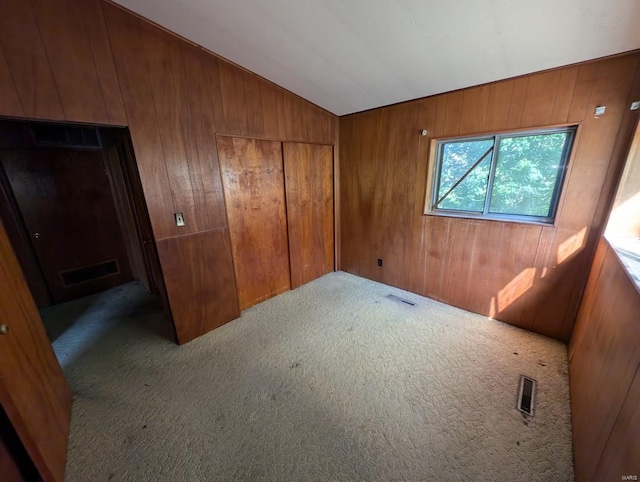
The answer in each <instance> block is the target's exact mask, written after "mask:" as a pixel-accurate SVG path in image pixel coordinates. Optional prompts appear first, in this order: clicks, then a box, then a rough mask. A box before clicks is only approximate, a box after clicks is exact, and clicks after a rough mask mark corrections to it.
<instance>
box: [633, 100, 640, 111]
mask: <svg viewBox="0 0 640 482" xmlns="http://www.w3.org/2000/svg"><path fill="white" fill-rule="evenodd" d="M638 109H640V100H636V101H635V102H631V110H638Z"/></svg>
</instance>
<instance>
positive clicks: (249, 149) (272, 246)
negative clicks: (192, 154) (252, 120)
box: [218, 137, 291, 310]
mask: <svg viewBox="0 0 640 482" xmlns="http://www.w3.org/2000/svg"><path fill="white" fill-rule="evenodd" d="M218 153H219V158H220V168H221V170H222V180H223V185H224V195H225V200H226V203H227V213H228V216H229V232H230V236H231V248H232V251H233V260H234V264H235V270H236V282H237V285H238V298H239V301H240V309H241V310H244V309H246V308H249V307H250V306H253V305H255V304H257V303H259V302H261V301H264V300H266V299H268V298H271V297H272V296H275V295H278V294H280V293H282V292H284V291H287V290H289V289H290V288H291V281H290V277H289V243H288V237H287V215H286V208H285V194H284V176H283V172H282V171H283V167H282V144H281V143H279V142H271V141H258V140H253V139H238V138H231V137H220V138H219V139H218Z"/></svg>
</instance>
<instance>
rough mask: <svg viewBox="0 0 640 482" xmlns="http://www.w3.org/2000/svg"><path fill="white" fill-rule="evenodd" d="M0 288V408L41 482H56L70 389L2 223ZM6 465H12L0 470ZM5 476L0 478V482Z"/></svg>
mask: <svg viewBox="0 0 640 482" xmlns="http://www.w3.org/2000/svg"><path fill="white" fill-rule="evenodd" d="M0 286H2V289H0V354H1V355H2V362H1V363H0V404H1V405H2V409H3V410H4V411H5V413H6V415H7V418H8V419H9V421H10V422H11V424H12V425H13V428H14V429H15V432H16V434H17V435H18V437H19V438H20V440H21V442H22V444H23V445H24V448H25V449H26V451H27V452H28V454H29V456H30V457H31V459H32V460H33V463H34V464H35V466H36V468H37V469H38V471H39V472H40V475H41V477H42V478H43V480H47V481H49V480H51V481H62V480H64V469H65V462H66V458H67V443H68V437H69V427H70V422H71V391H70V389H69V385H68V384H67V381H66V379H65V378H64V375H63V373H62V369H61V368H60V365H59V364H58V360H56V357H55V355H54V353H53V349H52V348H51V343H49V339H48V338H47V335H46V333H45V331H44V327H43V326H42V321H41V320H40V316H39V314H38V310H37V308H36V306H35V304H34V302H33V298H32V297H31V293H30V292H29V288H28V287H27V284H26V282H25V280H24V277H23V276H22V272H21V270H20V266H19V265H18V261H17V260H16V257H15V254H14V252H13V250H12V248H11V245H10V244H9V240H8V238H7V234H6V232H5V230H4V227H3V226H2V223H0ZM5 448H6V447H2V448H0V449H2V454H0V455H3V454H4V456H6V454H7V451H6V450H5ZM7 465H13V464H10V463H8V462H7V461H5V463H4V464H2V465H0V466H2V467H3V468H4V467H6V466H7ZM14 468H15V467H14ZM14 472H15V470H14ZM9 477H11V474H10V473H8V472H4V473H2V474H0V480H10V479H9Z"/></svg>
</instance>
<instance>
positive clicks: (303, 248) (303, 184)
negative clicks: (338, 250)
mask: <svg viewBox="0 0 640 482" xmlns="http://www.w3.org/2000/svg"><path fill="white" fill-rule="evenodd" d="M283 152H284V177H285V186H286V194H287V216H288V221H289V223H288V224H289V252H290V262H291V286H292V288H297V287H298V286H300V285H303V284H305V283H308V282H309V281H312V280H314V279H316V278H319V277H320V276H322V275H325V274H327V273H329V272H330V271H333V267H334V262H333V253H334V249H333V247H334V236H333V147H331V146H321V145H316V144H300V143H289V142H286V143H284V148H283Z"/></svg>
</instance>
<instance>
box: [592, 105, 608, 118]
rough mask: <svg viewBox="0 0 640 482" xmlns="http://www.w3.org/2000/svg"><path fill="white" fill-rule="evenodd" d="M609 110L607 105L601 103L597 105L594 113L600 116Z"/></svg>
mask: <svg viewBox="0 0 640 482" xmlns="http://www.w3.org/2000/svg"><path fill="white" fill-rule="evenodd" d="M605 110H607V106H606V105H599V106H598V107H596V111H595V113H594V115H595V116H596V117H598V116H599V115H604V111H605Z"/></svg>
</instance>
